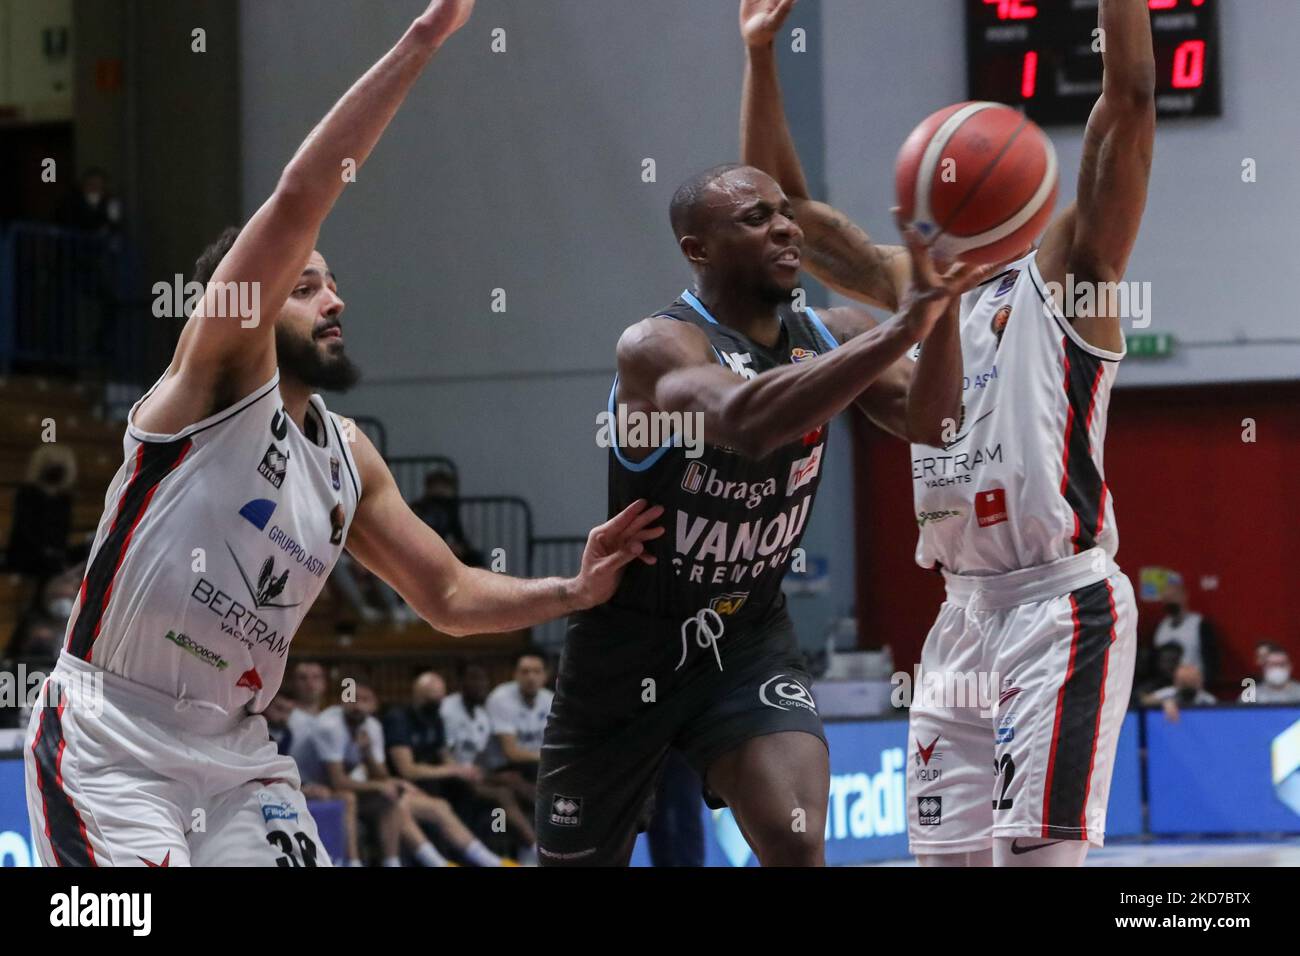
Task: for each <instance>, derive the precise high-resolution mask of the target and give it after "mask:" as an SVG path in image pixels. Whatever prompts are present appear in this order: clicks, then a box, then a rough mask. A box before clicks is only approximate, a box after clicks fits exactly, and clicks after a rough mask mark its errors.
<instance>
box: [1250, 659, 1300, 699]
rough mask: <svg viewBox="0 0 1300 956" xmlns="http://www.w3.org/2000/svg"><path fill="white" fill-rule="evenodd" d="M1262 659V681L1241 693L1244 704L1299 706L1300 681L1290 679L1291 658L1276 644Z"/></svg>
mask: <svg viewBox="0 0 1300 956" xmlns="http://www.w3.org/2000/svg"><path fill="white" fill-rule="evenodd" d="M1269 646H1270V647H1271V648H1272V649H1271V650H1270V651H1268V653H1267V654H1266V655H1265V657H1264V666H1263V667H1262V668H1261V671H1262V674H1263V679H1262V680H1260V681H1257V682H1256V684H1255V686H1254V687H1248V688H1246V689H1245V690H1243V691H1242V692H1241V701H1242V703H1245V704H1252V703H1254V704H1300V681H1294V680H1292V679H1291V656H1290V655H1289V654H1287V652H1286V651H1284V650H1283V649H1282V648H1280V647H1278V646H1277V645H1276V644H1272V645H1269Z"/></svg>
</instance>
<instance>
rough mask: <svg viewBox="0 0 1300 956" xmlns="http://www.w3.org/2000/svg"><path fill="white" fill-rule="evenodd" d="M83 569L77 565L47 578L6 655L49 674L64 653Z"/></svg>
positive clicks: (26, 613) (22, 619) (81, 565)
mask: <svg viewBox="0 0 1300 956" xmlns="http://www.w3.org/2000/svg"><path fill="white" fill-rule="evenodd" d="M84 572H85V565H84V564H78V565H74V566H73V567H71V568H68V569H67V570H66V571H64V572H63V573H62V574H59V575H57V576H56V577H52V578H50V579H49V580H48V581H46V582H45V583H44V584H43V585H42V586H41V589H40V590H39V591H37V593H36V599H35V600H34V601H33V602H32V605H31V607H29V608H28V609H27V611H26V612H25V613H24V614H23V616H22V617H21V618H20V619H19V621H18V625H17V626H16V627H15V628H14V633H13V636H12V638H11V639H10V644H9V654H10V656H11V657H13V658H14V660H16V661H19V662H21V663H23V664H26V665H27V666H28V667H29V668H37V669H42V670H49V669H51V668H52V667H54V663H55V661H57V660H58V657H59V652H60V651H61V650H62V649H63V637H64V634H65V633H66V632H67V629H68V618H69V617H71V616H72V610H73V608H74V607H75V606H76V599H77V592H78V591H79V590H80V589H81V576H82V574H83V573H84Z"/></svg>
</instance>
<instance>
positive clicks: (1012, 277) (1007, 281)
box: [993, 269, 1020, 299]
mask: <svg viewBox="0 0 1300 956" xmlns="http://www.w3.org/2000/svg"><path fill="white" fill-rule="evenodd" d="M1019 277H1020V270H1019V269H1012V270H1011V271H1010V272H1008V273H1007V274H1006V275H1004V276H1003V277H1002V281H1001V282H999V283H998V287H997V290H996V291H995V292H994V293H993V298H995V299H998V298H1001V297H1002V296H1004V295H1006V294H1007V293H1008V292H1010V291H1011V290H1012V289H1014V288H1015V285H1016V279H1018V278H1019Z"/></svg>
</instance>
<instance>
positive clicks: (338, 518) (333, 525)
mask: <svg viewBox="0 0 1300 956" xmlns="http://www.w3.org/2000/svg"><path fill="white" fill-rule="evenodd" d="M343 517H344V516H343V506H342V505H340V504H335V505H334V507H333V508H331V509H330V544H342V542H343Z"/></svg>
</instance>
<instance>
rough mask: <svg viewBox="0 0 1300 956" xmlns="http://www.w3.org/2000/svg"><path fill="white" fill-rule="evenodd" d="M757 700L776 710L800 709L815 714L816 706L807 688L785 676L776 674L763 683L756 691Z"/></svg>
mask: <svg viewBox="0 0 1300 956" xmlns="http://www.w3.org/2000/svg"><path fill="white" fill-rule="evenodd" d="M758 699H759V700H761V701H762V702H763V703H765V704H767V706H768V707H775V708H776V709H777V710H793V709H795V708H797V707H802V708H803V709H804V710H810V711H812V712H813V713H814V714H815V713H817V705H816V704H815V703H814V702H813V697H812V694H810V693H809V692H808V688H807V687H804V686H803V684H801V683H799V681H797V680H795V679H794V678H793V677H790V676H789V675H787V674H777V675H776V676H775V677H769V678H768V679H767V680H766V681H764V682H763V686H762V687H760V688H759V689H758Z"/></svg>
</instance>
